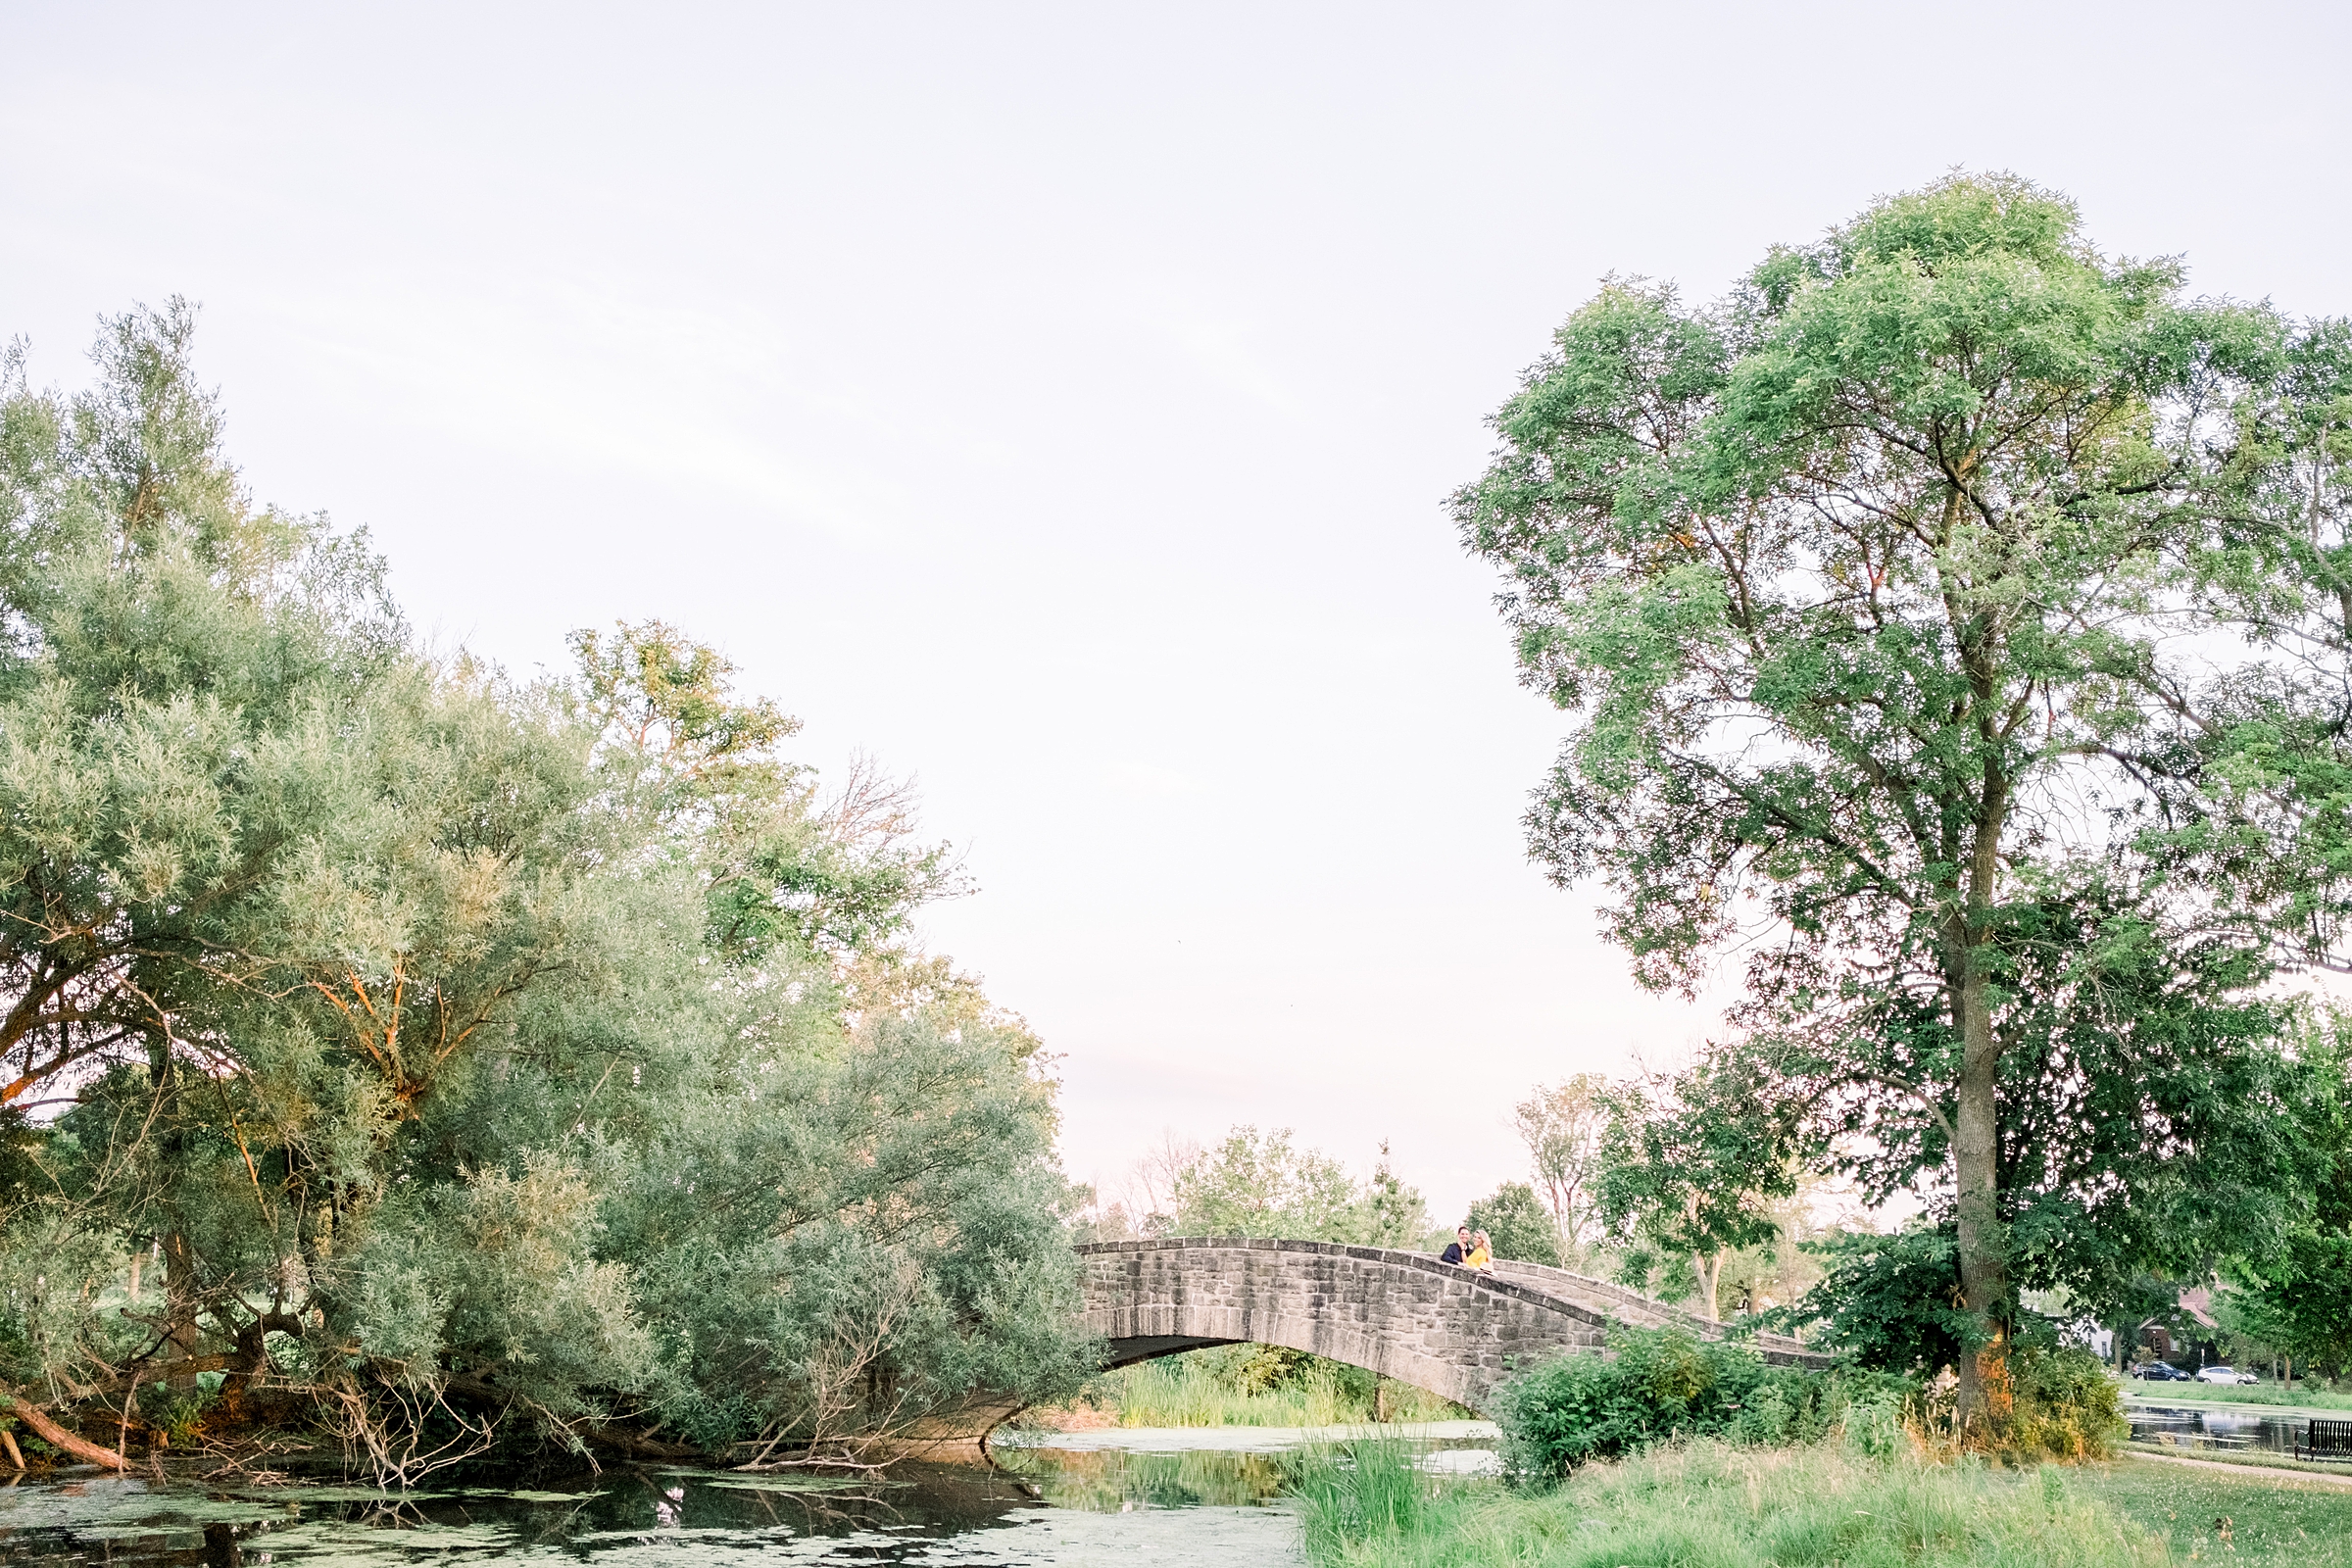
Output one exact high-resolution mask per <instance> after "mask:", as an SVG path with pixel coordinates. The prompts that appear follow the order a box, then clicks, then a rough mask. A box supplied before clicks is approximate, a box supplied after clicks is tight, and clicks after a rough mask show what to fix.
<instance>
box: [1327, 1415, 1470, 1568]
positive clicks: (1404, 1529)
mask: <svg viewBox="0 0 2352 1568" xmlns="http://www.w3.org/2000/svg"><path fill="white" fill-rule="evenodd" d="M1418 1458H1419V1455H1418V1454H1417V1453H1416V1452H1415V1450H1414V1448H1413V1446H1412V1445H1410V1444H1408V1443H1405V1442H1403V1441H1402V1440H1401V1439H1397V1438H1387V1439H1360V1440H1358V1441H1356V1442H1353V1443H1344V1444H1340V1445H1338V1446H1336V1447H1334V1448H1332V1449H1330V1450H1329V1451H1327V1452H1323V1453H1317V1454H1313V1455H1310V1456H1309V1457H1308V1459H1307V1461H1306V1463H1305V1465H1304V1466H1303V1468H1302V1470H1301V1472H1300V1474H1299V1480H1298V1481H1297V1482H1296V1483H1295V1484H1294V1489H1293V1490H1294V1493H1295V1495H1297V1497H1298V1498H1299V1515H1300V1520H1301V1524H1302V1526H1303V1532H1302V1533H1303V1534H1304V1536H1305V1538H1306V1554H1307V1557H1308V1558H1309V1559H1310V1560H1311V1561H1314V1562H1319V1563H1320V1562H1335V1561H1339V1560H1342V1559H1343V1558H1344V1557H1345V1556H1346V1555H1347V1554H1348V1548H1349V1547H1351V1546H1354V1545H1357V1544H1361V1543H1365V1542H1373V1541H1380V1542H1388V1541H1396V1540H1400V1539H1404V1538H1409V1537H1413V1536H1418V1535H1421V1534H1423V1533H1425V1532H1427V1531H1428V1530H1429V1528H1430V1526H1431V1525H1432V1524H1433V1523H1434V1522H1436V1521H1437V1520H1438V1519H1440V1518H1442V1517H1444V1515H1445V1512H1446V1510H1445V1509H1444V1507H1443V1506H1442V1504H1441V1501H1440V1491H1439V1487H1438V1482H1437V1478H1436V1477H1434V1476H1432V1475H1431V1474H1430V1473H1429V1472H1428V1471H1426V1470H1424V1469H1422V1468H1421V1466H1420V1464H1419V1463H1418V1462H1417V1461H1418Z"/></svg>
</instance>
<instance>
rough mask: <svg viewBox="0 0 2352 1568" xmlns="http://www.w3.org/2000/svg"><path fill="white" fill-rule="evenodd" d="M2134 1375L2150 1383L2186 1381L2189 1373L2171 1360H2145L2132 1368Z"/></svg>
mask: <svg viewBox="0 0 2352 1568" xmlns="http://www.w3.org/2000/svg"><path fill="white" fill-rule="evenodd" d="M2131 1375H2132V1376H2133V1377H2135V1378H2141V1379H2144V1380H2145V1381H2147V1382H2149V1383H2186V1382H2187V1381H2188V1374H2187V1373H2185V1372H2183V1371H2181V1370H2180V1368H2179V1367H2177V1366H2174V1365H2173V1364H2172V1363H2170V1362H2169V1361H2144V1362H2142V1363H2141V1364H2139V1365H2138V1366H2135V1367H2133V1368H2132V1369H2131Z"/></svg>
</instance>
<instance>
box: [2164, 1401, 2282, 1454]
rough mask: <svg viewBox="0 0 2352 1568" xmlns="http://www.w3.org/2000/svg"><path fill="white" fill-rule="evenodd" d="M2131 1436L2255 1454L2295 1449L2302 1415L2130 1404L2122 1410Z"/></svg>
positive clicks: (2178, 1444)
mask: <svg viewBox="0 0 2352 1568" xmlns="http://www.w3.org/2000/svg"><path fill="white" fill-rule="evenodd" d="M2124 1415H2125V1417H2126V1418H2127V1419H2128V1420H2130V1422H2131V1436H2132V1437H2133V1438H2134V1439H2136V1440H2137V1441H2139V1442H2142V1443H2164V1444H2169V1445H2171V1446H2176V1447H2182V1448H2215V1449H2234V1450H2240V1451H2248V1452H2256V1453H2284V1454H2291V1453H2293V1452H2294V1451H2295V1447H2296V1445H2298V1444H2299V1443H2301V1442H2302V1440H2303V1428H2304V1421H2305V1418H2304V1417H2302V1416H2282V1415H2267V1414H2263V1413H2261V1412H2258V1411H2252V1410H2199V1409H2193V1408H2190V1407H2188V1406H2184V1405H2160V1404H2146V1405H2140V1404H2135V1405H2131V1406H2128V1407H2126V1409H2125V1411H2124Z"/></svg>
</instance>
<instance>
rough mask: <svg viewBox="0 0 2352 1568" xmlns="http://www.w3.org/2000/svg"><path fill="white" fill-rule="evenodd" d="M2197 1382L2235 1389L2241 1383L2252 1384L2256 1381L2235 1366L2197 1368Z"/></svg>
mask: <svg viewBox="0 0 2352 1568" xmlns="http://www.w3.org/2000/svg"><path fill="white" fill-rule="evenodd" d="M2197 1381H2198V1382H2199V1383H2220V1384H2225V1385H2227V1386H2229V1387H2231V1388H2234V1387H2236V1386H2237V1385H2238V1384H2240V1383H2251V1382H2253V1381H2254V1380H2253V1379H2252V1378H2251V1377H2248V1376H2247V1375H2246V1374H2244V1373H2242V1372H2240V1371H2238V1369H2237V1368H2235V1367H2233V1366H2202V1367H2199V1368H2197Z"/></svg>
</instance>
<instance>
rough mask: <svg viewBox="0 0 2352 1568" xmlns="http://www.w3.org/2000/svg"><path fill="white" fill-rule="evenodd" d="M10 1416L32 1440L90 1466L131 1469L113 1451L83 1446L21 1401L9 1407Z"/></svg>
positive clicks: (93, 1446)
mask: <svg viewBox="0 0 2352 1568" xmlns="http://www.w3.org/2000/svg"><path fill="white" fill-rule="evenodd" d="M9 1413H10V1414H12V1415H14V1416H15V1417H16V1418H17V1419H18V1420H20V1421H22V1422H24V1423H25V1425H26V1426H28V1427H30V1428H31V1429H32V1435H33V1436H34V1437H36V1438H39V1439H40V1440H41V1441H42V1442H43V1443H46V1444H48V1445H49V1446H51V1447H53V1448H63V1449H64V1450H65V1451H66V1452H68V1453H70V1454H72V1455H73V1457H74V1458H76V1459H80V1460H83V1461H85V1462H87V1463H90V1464H102V1465H104V1466H106V1467H107V1468H108V1469H109V1470H127V1469H129V1468H130V1466H129V1465H128V1464H126V1463H124V1462H123V1456H122V1455H121V1454H119V1453H117V1452H116V1451H115V1450H114V1449H112V1448H101V1447H100V1446H98V1445H96V1444H95V1443H86V1442H84V1441H83V1440H81V1439H80V1438H77V1437H75V1436H74V1435H73V1433H71V1432H68V1431H67V1430H66V1429H65V1428H64V1427H61V1426H59V1425H58V1424H57V1423H56V1422H54V1421H52V1420H50V1419H49V1417H48V1416H47V1414H45V1413H44V1412H43V1411H41V1410H40V1409H39V1408H37V1407H36V1406H33V1405H31V1404H27V1403H26V1402H25V1401H24V1400H23V1399H18V1400H15V1401H14V1402H13V1403H12V1404H11V1405H10V1407H9Z"/></svg>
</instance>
